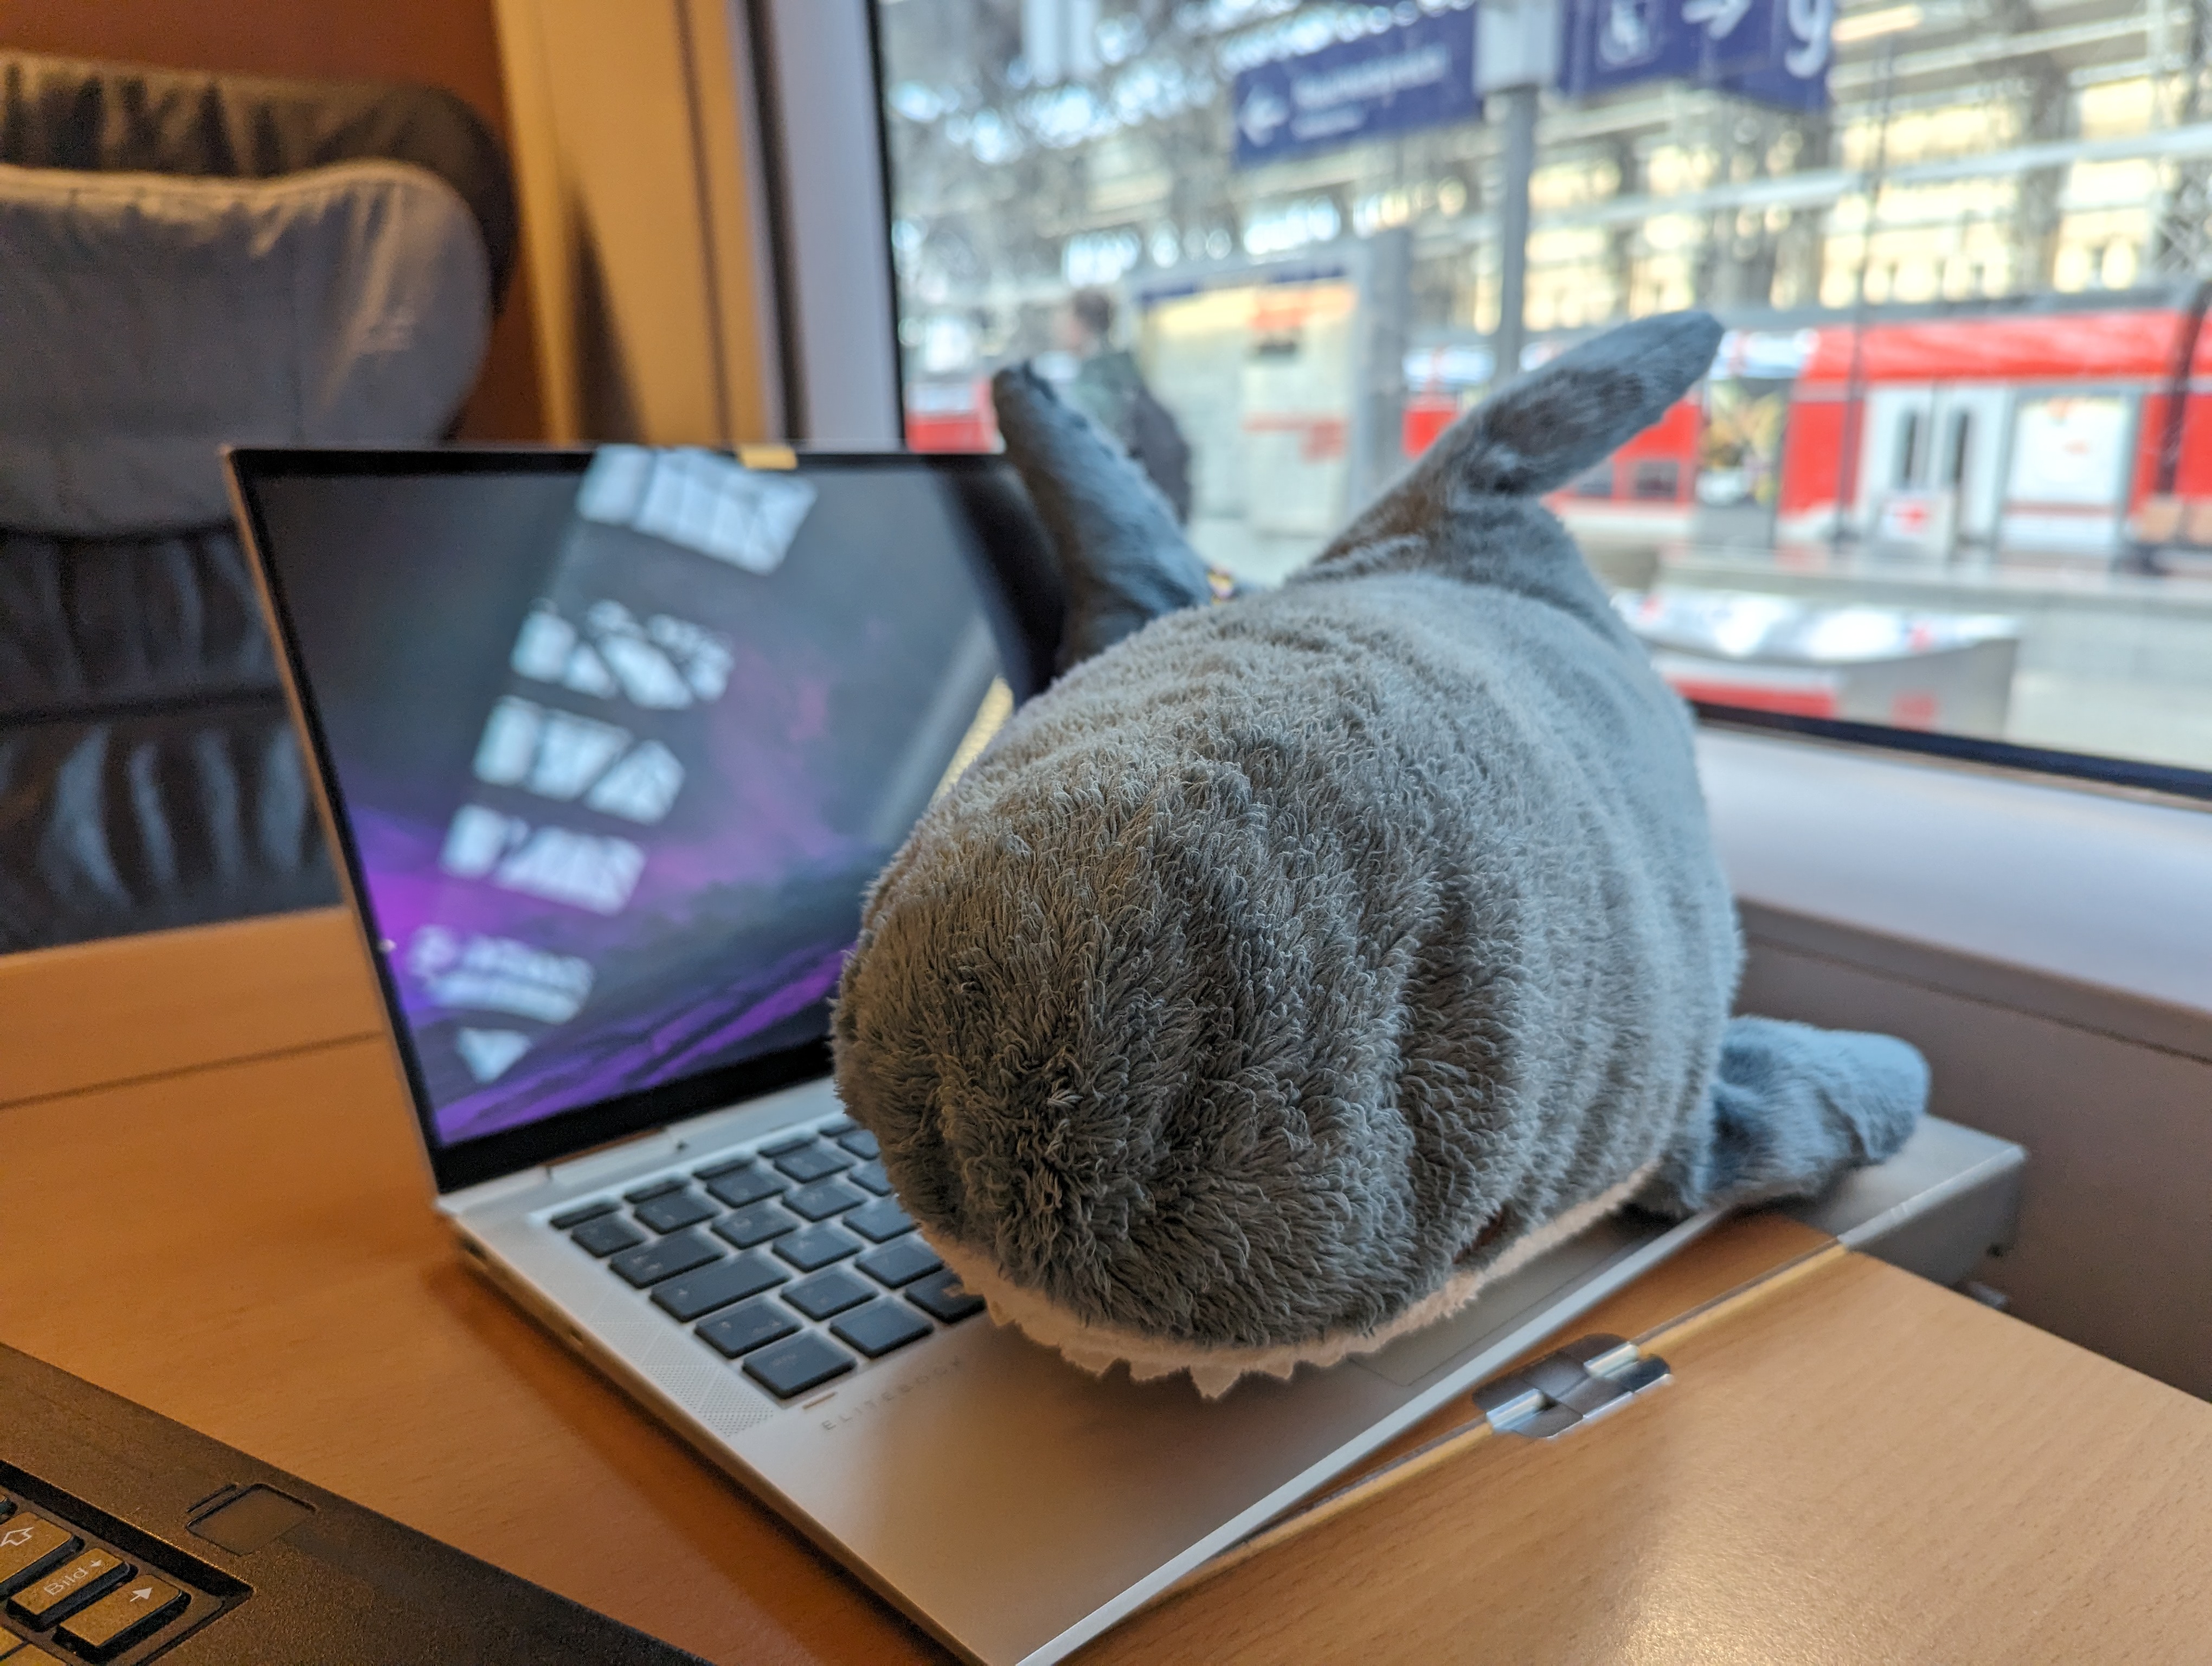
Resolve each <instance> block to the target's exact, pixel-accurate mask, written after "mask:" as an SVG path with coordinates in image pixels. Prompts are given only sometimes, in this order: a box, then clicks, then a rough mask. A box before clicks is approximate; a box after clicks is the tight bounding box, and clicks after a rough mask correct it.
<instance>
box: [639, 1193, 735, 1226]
mask: <svg viewBox="0 0 2212 1666" xmlns="http://www.w3.org/2000/svg"><path fill="white" fill-rule="evenodd" d="M632 1213H635V1215H636V1216H637V1218H638V1219H640V1220H641V1221H643V1222H644V1223H645V1224H646V1225H648V1226H650V1227H651V1228H653V1231H656V1232H680V1231H683V1230H684V1228H685V1227H686V1226H696V1225H698V1224H699V1223H700V1222H701V1221H702V1220H712V1219H714V1217H715V1216H716V1215H718V1214H720V1213H722V1212H721V1211H720V1209H718V1208H716V1207H714V1205H713V1204H711V1203H709V1202H708V1201H707V1200H706V1199H705V1198H703V1197H702V1196H700V1195H699V1194H698V1193H696V1192H693V1191H674V1192H663V1193H662V1194H661V1195H659V1197H651V1198H647V1200H646V1201H644V1202H642V1203H641V1204H639V1205H638V1206H637V1207H636V1208H635V1210H634V1211H632Z"/></svg>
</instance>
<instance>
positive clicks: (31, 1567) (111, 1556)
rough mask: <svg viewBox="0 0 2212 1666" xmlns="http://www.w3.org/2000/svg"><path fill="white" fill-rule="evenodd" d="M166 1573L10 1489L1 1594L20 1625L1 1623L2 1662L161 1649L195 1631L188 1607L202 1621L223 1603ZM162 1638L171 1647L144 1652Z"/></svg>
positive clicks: (112, 1656) (0, 1520)
mask: <svg viewBox="0 0 2212 1666" xmlns="http://www.w3.org/2000/svg"><path fill="white" fill-rule="evenodd" d="M163 1573H165V1574H167V1577H163V1574H157V1573H156V1572H154V1570H153V1569H151V1568H150V1567H148V1566H145V1564H144V1562H143V1559H140V1558H137V1557H133V1556H131V1555H129V1554H126V1553H125V1552H124V1551H123V1550H122V1549H120V1548H119V1547H116V1546H114V1545H112V1544H106V1543H103V1542H102V1541H101V1540H100V1536H99V1535H97V1534H95V1533H94V1532H92V1531H91V1530H89V1529H87V1528H85V1527H83V1526H82V1525H80V1524H78V1523H76V1522H74V1521H72V1520H70V1518H69V1517H68V1516H66V1515H64V1513H63V1512H61V1511H57V1510H54V1509H52V1508H51V1507H47V1506H44V1505H32V1504H31V1503H29V1502H28V1501H27V1500H26V1501H23V1502H18V1501H17V1500H16V1499H14V1498H10V1497H9V1496H8V1495H6V1494H5V1493H0V1597H4V1598H5V1601H6V1611H7V1619H8V1620H9V1622H11V1623H10V1625H9V1626H0V1662H4V1663H6V1666H52V1663H55V1662H57V1661H69V1662H78V1661H100V1662H104V1661H116V1660H119V1658H120V1657H123V1656H125V1655H129V1656H130V1657H131V1658H132V1659H133V1660H136V1659H137V1658H139V1657H142V1656H143V1655H145V1654H149V1653H160V1652H161V1649H162V1648H166V1646H167V1644H168V1643H170V1642H173V1641H174V1640H175V1639H176V1637H177V1636H178V1635H180V1634H181V1633H182V1631H183V1630H184V1629H185V1627H183V1626H179V1625H178V1624H177V1623H176V1622H177V1621H179V1620H185V1619H186V1618H187V1617H188V1610H189V1611H191V1612H190V1618H191V1622H192V1623H193V1624H197V1623H198V1621H200V1620H204V1619H206V1618H207V1616H208V1614H210V1613H212V1612H214V1611H215V1609H216V1608H218V1607H220V1606H221V1599H220V1598H219V1597H216V1596H211V1595H209V1594H207V1593H204V1592H202V1591H200V1590H197V1589H196V1588H195V1587H194V1586H192V1585H191V1584H185V1582H183V1581H182V1580H181V1579H179V1578H177V1577H176V1576H175V1575H174V1573H173V1572H170V1571H169V1570H166V1569H165V1570H164V1571H163ZM11 1626H12V1627H21V1630H20V1631H19V1630H15V1629H12V1628H11ZM25 1633H28V1635H27V1636H26V1635H25ZM156 1637H160V1638H161V1639H162V1643H161V1647H153V1648H142V1647H141V1646H140V1645H147V1644H150V1643H151V1642H152V1640H153V1639H155V1638H156Z"/></svg>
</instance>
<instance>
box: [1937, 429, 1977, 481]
mask: <svg viewBox="0 0 2212 1666" xmlns="http://www.w3.org/2000/svg"><path fill="white" fill-rule="evenodd" d="M1973 437H1974V414H1973V412H1972V411H1971V410H1954V411H1953V412H1952V413H1951V444H1950V446H1949V447H1948V450H1947V452H1946V453H1945V459H1944V463H1943V483H1944V484H1945V485H1946V486H1948V487H1950V488H1951V489H1953V490H1954V491H1955V490H1957V489H1959V488H1960V486H1962V485H1964V484H1965V483H1966V448H1967V447H1968V445H1969V444H1970V443H1971V442H1972V439H1973Z"/></svg>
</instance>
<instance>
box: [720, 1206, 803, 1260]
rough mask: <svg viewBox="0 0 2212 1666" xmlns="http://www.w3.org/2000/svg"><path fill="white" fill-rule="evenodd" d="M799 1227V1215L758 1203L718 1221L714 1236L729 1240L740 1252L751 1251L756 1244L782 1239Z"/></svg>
mask: <svg viewBox="0 0 2212 1666" xmlns="http://www.w3.org/2000/svg"><path fill="white" fill-rule="evenodd" d="M796 1225H799V1217H798V1216H797V1215H794V1214H788V1213H785V1212H784V1211H783V1210H781V1209H779V1208H777V1207H775V1204H773V1203H756V1204H754V1205H753V1207H751V1208H750V1209H740V1210H738V1212H737V1213H735V1214H733V1215H725V1216H723V1217H722V1219H720V1220H718V1221H716V1222H715V1223H714V1236H715V1237H723V1238H727V1239H728V1240H729V1241H730V1242H731V1243H734V1244H736V1245H737V1246H738V1249H751V1248H752V1247H753V1245H755V1244H756V1243H767V1242H768V1241H769V1239H770V1238H775V1237H782V1236H783V1235H784V1234H785V1233H786V1232H788V1231H791V1229H792V1228H793V1227H794V1226H796Z"/></svg>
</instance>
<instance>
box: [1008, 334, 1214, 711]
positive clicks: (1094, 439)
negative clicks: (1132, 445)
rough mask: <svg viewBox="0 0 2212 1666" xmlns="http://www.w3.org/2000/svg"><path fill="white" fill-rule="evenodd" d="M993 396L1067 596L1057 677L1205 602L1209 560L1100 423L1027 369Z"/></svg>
mask: <svg viewBox="0 0 2212 1666" xmlns="http://www.w3.org/2000/svg"><path fill="white" fill-rule="evenodd" d="M991 398H992V402H993V404H995V405H996V406H997V408H998V416H999V432H1000V434H1001V435H1004V436H1005V437H1006V456H1007V459H1008V460H1009V461H1011V462H1012V464H1013V465H1014V468H1015V470H1016V471H1017V472H1018V473H1019V474H1020V476H1021V477H1022V483H1023V484H1024V485H1025V486H1026V487H1028V488H1029V494H1030V501H1031V502H1034V503H1035V504H1036V510H1037V515H1038V518H1039V519H1040V520H1042V521H1043V522H1044V526H1045V531H1046V532H1048V534H1049V535H1050V536H1051V538H1052V544H1053V551H1054V555H1056V556H1058V557H1059V561H1060V581H1061V583H1062V584H1063V585H1064V586H1065V587H1066V591H1067V617H1066V622H1065V623H1064V624H1063V626H1062V628H1061V630H1060V662H1059V665H1058V666H1057V669H1058V670H1060V671H1066V669H1067V668H1068V667H1069V666H1073V665H1076V664H1079V662H1081V661H1083V660H1087V659H1089V658H1090V657H1091V655H1092V654H1097V653H1099V652H1101V651H1102V650H1103V649H1106V648H1111V647H1112V646H1113V645H1114V644H1115V643H1116V642H1118V641H1121V638H1123V637H1124V636H1127V635H1131V634H1133V632H1135V631H1137V630H1139V629H1142V628H1143V627H1144V626H1145V625H1146V624H1148V623H1151V622H1152V620H1154V619H1156V618H1158V617H1159V616H1160V615H1162V614H1163V613H1172V612H1174V611H1176V610H1177V609H1179V608H1184V607H1189V606H1193V605H1195V604H1197V603H1199V602H1202V601H1205V600H1206V599H1208V597H1209V596H1210V594H1211V591H1210V590H1209V588H1208V587H1207V583H1206V563H1205V562H1202V561H1200V559H1199V557H1198V554H1197V552H1196V551H1195V550H1193V549H1192V548H1191V547H1190V545H1189V544H1188V543H1187V542H1185V541H1184V538H1183V535H1182V532H1181V531H1180V530H1179V529H1178V528H1177V527H1176V522H1175V514H1174V511H1173V510H1171V509H1170V508H1169V507H1168V502H1167V500H1166V499H1165V498H1164V497H1162V496H1160V494H1159V491H1158V488H1156V487H1155V486H1154V485H1153V484H1152V481H1151V480H1150V479H1149V478H1148V477H1146V474H1145V471H1144V470H1143V469H1142V468H1140V467H1139V465H1137V463H1136V462H1135V461H1134V460H1133V459H1131V458H1130V457H1129V456H1128V454H1127V453H1125V452H1123V451H1122V450H1121V448H1120V447H1118V446H1116V445H1115V443H1114V441H1112V440H1111V439H1110V438H1109V437H1108V436H1107V435H1106V434H1105V433H1104V431H1103V430H1102V429H1100V428H1099V427H1098V425H1097V423H1093V422H1092V421H1091V419H1090V418H1089V417H1085V416H1084V415H1083V413H1082V412H1080V411H1079V410H1073V409H1071V408H1070V407H1069V406H1068V405H1067V404H1065V403H1063V402H1062V400H1061V399H1060V396H1059V395H1058V394H1057V393H1055V392H1053V390H1052V386H1051V385H1050V384H1049V383H1048V382H1047V381H1046V380H1044V378H1043V377H1042V376H1040V375H1039V374H1037V373H1036V371H1035V370H1034V369H1032V368H1030V367H1029V366H1028V365H1025V364H1023V365H1014V366H1012V367H1010V368H1007V369H1005V370H1001V371H1000V372H999V374H997V375H996V376H994V378H993V379H992V381H991Z"/></svg>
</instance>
